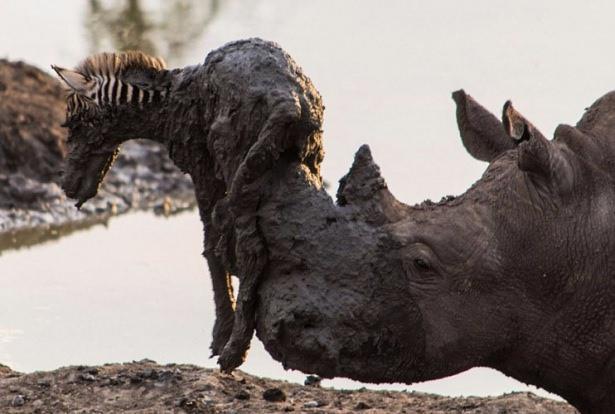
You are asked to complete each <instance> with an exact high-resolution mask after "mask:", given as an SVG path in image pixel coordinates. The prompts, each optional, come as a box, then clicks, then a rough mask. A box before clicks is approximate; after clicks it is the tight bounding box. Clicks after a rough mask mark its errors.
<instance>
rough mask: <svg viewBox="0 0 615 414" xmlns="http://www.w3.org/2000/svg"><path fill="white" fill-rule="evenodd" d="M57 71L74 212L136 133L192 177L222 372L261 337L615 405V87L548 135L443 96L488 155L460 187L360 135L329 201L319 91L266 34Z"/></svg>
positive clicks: (597, 409) (580, 403)
mask: <svg viewBox="0 0 615 414" xmlns="http://www.w3.org/2000/svg"><path fill="white" fill-rule="evenodd" d="M88 62H89V63H88ZM101 68H102V69H101ZM56 70H57V71H58V74H59V75H60V77H61V78H62V79H63V80H64V81H65V82H66V84H67V85H68V86H69V88H70V91H71V93H70V95H69V97H68V114H67V126H68V128H69V141H68V144H69V156H68V160H67V168H66V177H65V179H64V189H65V190H66V193H67V195H69V196H71V197H74V198H77V199H78V204H81V203H83V202H85V201H86V200H87V199H88V198H90V197H91V196H93V195H94V194H96V189H97V185H98V183H100V181H101V180H102V179H103V177H104V174H105V172H106V171H107V169H108V168H109V167H110V165H111V162H112V159H113V155H114V154H115V153H116V151H117V150H118V147H119V145H120V144H121V142H122V141H125V140H127V139H131V138H150V139H154V140H157V141H160V142H163V143H165V144H166V145H167V146H168V148H169V153H170V156H171V158H172V159H173V160H174V161H175V162H176V163H177V165H178V166H179V167H180V168H182V169H183V170H184V171H186V172H188V173H189V174H190V175H191V177H192V179H193V181H194V182H195V187H196V195H197V200H198V203H199V210H200V213H201V217H202V220H203V222H204V227H205V239H206V242H205V246H206V249H205V256H206V257H207V259H208V262H209V266H210V271H211V274H212V278H213V280H214V290H215V299H216V309H217V316H218V320H217V324H216V328H215V330H214V343H213V345H212V350H213V352H214V354H218V353H221V357H220V364H221V366H222V368H224V369H229V370H230V369H233V368H235V367H236V366H238V365H239V364H240V363H241V362H242V360H243V356H244V354H245V351H246V349H247V346H248V344H249V341H250V338H251V336H252V331H253V330H254V329H256V332H257V335H258V336H259V338H260V339H261V341H262V342H263V343H264V345H265V347H266V349H267V350H268V351H269V352H270V353H271V355H272V356H273V357H274V358H276V359H278V360H280V361H282V362H283V364H284V365H285V366H286V367H290V368H295V369H300V370H303V371H304V372H310V373H317V374H320V375H321V376H324V377H333V376H345V377H350V378H354V379H357V380H361V381H368V382H405V383H413V382H417V381H425V380H430V379H436V378H442V377H444V376H448V375H452V374H455V373H459V372H462V371H464V370H467V369H469V368H472V367H476V366H485V367H491V368H495V369H497V370H499V371H501V372H503V373H505V374H507V375H510V376H512V377H514V378H517V379H519V380H521V381H524V382H526V383H530V384H535V385H537V386H540V387H543V388H545V389H546V390H549V391H551V392H554V393H557V394H559V395H561V396H562V397H564V398H566V399H567V400H568V401H569V402H571V403H572V404H573V405H575V406H576V407H577V408H578V409H579V410H581V411H582V412H583V413H606V412H613V410H615V300H614V297H615V259H614V254H615V221H614V220H613V213H614V211H615V185H614V180H613V177H614V174H615V93H609V94H607V95H605V96H604V97H602V98H600V99H599V100H598V101H597V102H596V103H594V104H593V105H592V106H591V107H590V108H589V109H587V110H586V112H585V114H584V115H583V117H582V118H581V120H580V121H579V122H578V124H577V125H576V126H568V125H560V126H559V127H557V129H556V130H555V133H554V138H553V139H552V140H548V139H546V138H545V137H544V136H543V134H541V132H540V131H539V130H538V129H537V128H536V127H535V126H534V125H533V124H532V123H531V122H529V121H528V120H526V119H525V118H524V117H523V115H521V114H520V112H518V111H517V109H516V108H515V107H514V106H513V105H512V104H511V103H510V102H507V103H506V104H505V105H504V109H503V111H502V120H501V121H500V120H499V119H498V118H496V117H495V116H494V115H492V114H491V113H490V112H489V111H487V110H486V109H485V108H483V107H482V106H481V105H480V104H478V103H477V102H476V101H475V100H474V99H473V98H472V97H471V96H469V95H468V94H466V93H465V92H464V91H463V90H460V91H457V92H454V93H453V99H454V101H455V102H456V105H457V121H458V125H459V130H460V133H461V138H462V142H463V144H464V145H465V147H466V148H467V150H468V152H469V153H470V154H471V155H473V156H474V157H475V158H477V159H479V160H482V161H486V162H488V163H489V166H488V167H487V170H486V172H485V173H484V174H483V176H482V177H481V178H480V179H479V180H478V181H477V182H476V183H475V184H474V185H473V186H472V187H471V188H470V189H469V190H468V191H467V192H465V193H464V194H462V195H460V196H458V197H446V198H444V199H442V200H441V201H440V202H429V201H426V202H423V203H421V204H418V205H414V206H411V205H406V204H404V203H402V202H400V201H398V200H397V199H395V197H394V196H393V195H392V194H391V193H390V192H389V190H388V188H387V185H386V182H385V180H384V179H383V178H382V177H381V175H380V171H379V168H378V166H377V165H376V164H375V162H374V161H373V159H372V156H371V153H370V151H369V148H368V147H367V146H364V147H361V148H360V149H359V151H358V152H357V154H356V157H355V161H354V164H353V166H352V168H351V169H350V171H349V173H348V174H347V175H346V176H345V177H343V178H342V180H341V181H340V187H339V190H338V193H337V200H336V202H334V201H333V200H332V199H331V197H330V196H329V195H328V193H327V192H326V190H325V188H324V186H323V181H322V178H321V176H320V171H319V165H320V163H321V161H322V157H323V151H322V131H321V125H322V114H323V109H324V107H323V105H322V101H321V98H320V95H319V94H318V92H317V91H316V89H315V88H314V86H313V85H312V83H311V82H310V80H309V79H308V78H307V77H306V76H305V75H304V74H303V72H302V71H301V69H300V68H299V67H298V66H297V65H296V63H295V62H294V61H293V60H292V59H291V58H290V57H289V56H288V55H287V54H285V53H284V52H283V51H282V50H281V49H280V48H279V47H278V46H277V45H275V44H273V43H270V42H265V41H262V40H258V39H251V40H247V41H240V42H234V43H231V44H228V45H226V46H224V47H222V48H220V49H218V50H216V51H214V52H212V53H210V54H209V55H208V57H207V59H206V60H205V62H204V63H203V64H202V65H197V66H191V67H187V68H183V69H174V70H168V69H166V68H165V67H164V65H163V64H162V63H161V61H160V60H157V59H154V58H151V57H148V56H145V55H139V56H138V57H135V56H132V57H130V56H125V55H122V54H107V55H104V56H97V57H91V58H89V60H86V62H85V63H84V64H82V65H81V66H80V67H78V68H77V69H76V70H67V69H61V68H56ZM425 174H429V172H426V173H425ZM410 181H412V180H410ZM410 185H411V183H410ZM230 274H235V275H238V276H239V278H240V290H239V296H238V300H237V302H238V303H237V308H236V309H235V310H234V307H233V306H234V304H233V295H232V290H230V288H229V283H228V280H229V275H230ZM233 318H234V320H233ZM225 344H226V345H225Z"/></svg>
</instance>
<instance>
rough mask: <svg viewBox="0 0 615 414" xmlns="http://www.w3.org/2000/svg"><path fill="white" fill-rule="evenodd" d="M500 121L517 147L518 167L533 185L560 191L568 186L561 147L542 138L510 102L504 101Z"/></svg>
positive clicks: (570, 177)
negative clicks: (526, 174)
mask: <svg viewBox="0 0 615 414" xmlns="http://www.w3.org/2000/svg"><path fill="white" fill-rule="evenodd" d="M502 123H503V124H504V128H505V130H506V132H507V134H508V135H509V136H510V138H512V140H514V142H515V144H516V145H517V146H518V150H517V151H518V158H517V163H518V165H519V169H521V170H522V171H524V172H526V173H528V175H529V177H530V179H532V181H533V182H534V183H535V184H538V185H543V186H547V187H549V188H554V187H555V188H557V189H558V190H560V191H567V190H569V189H570V188H571V187H572V180H573V175H572V168H571V165H570V162H569V161H568V158H567V157H566V156H565V154H564V153H563V152H562V149H561V148H559V147H557V146H556V145H555V144H554V143H553V142H552V141H549V140H548V139H546V138H545V137H544V135H543V134H542V133H541V132H540V131H539V130H538V129H536V127H534V125H532V124H531V123H530V122H529V121H528V120H527V119H525V117H524V116H523V115H521V114H520V113H519V112H518V111H517V110H516V109H515V108H514V107H513V105H512V102H511V101H507V102H506V103H505V104H504V108H503V110H502Z"/></svg>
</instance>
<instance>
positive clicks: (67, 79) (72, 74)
mask: <svg viewBox="0 0 615 414" xmlns="http://www.w3.org/2000/svg"><path fill="white" fill-rule="evenodd" d="M51 68H52V69H53V70H55V71H56V73H57V74H58V76H59V77H60V79H62V80H63V81H64V83H65V84H66V85H67V86H68V87H69V88H71V89H72V90H74V91H75V92H77V93H80V94H85V93H86V92H87V91H88V89H90V88H91V87H92V86H93V85H92V84H93V80H92V79H91V78H90V77H88V76H86V75H84V74H82V73H80V72H77V71H74V70H70V69H64V68H61V67H58V66H55V65H51Z"/></svg>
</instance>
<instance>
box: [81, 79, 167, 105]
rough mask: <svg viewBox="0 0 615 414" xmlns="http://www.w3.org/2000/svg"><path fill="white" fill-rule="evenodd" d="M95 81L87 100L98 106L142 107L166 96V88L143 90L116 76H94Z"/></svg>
mask: <svg viewBox="0 0 615 414" xmlns="http://www.w3.org/2000/svg"><path fill="white" fill-rule="evenodd" d="M95 79H96V87H95V88H93V89H92V90H91V91H90V92H89V95H88V96H87V98H89V99H90V100H92V101H93V102H94V103H96V105H99V106H102V105H105V104H108V105H112V106H118V105H122V104H133V105H143V104H148V103H152V102H160V101H161V100H162V99H163V98H164V97H165V96H166V94H167V89H166V88H154V89H150V88H143V87H139V86H137V85H134V84H131V83H129V82H127V81H125V80H122V79H121V78H119V77H116V76H108V77H106V76H95Z"/></svg>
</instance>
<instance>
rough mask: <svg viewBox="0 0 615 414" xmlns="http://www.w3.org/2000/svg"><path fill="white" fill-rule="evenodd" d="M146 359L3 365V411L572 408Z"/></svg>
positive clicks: (528, 398) (411, 413)
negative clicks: (20, 368) (24, 368)
mask: <svg viewBox="0 0 615 414" xmlns="http://www.w3.org/2000/svg"><path fill="white" fill-rule="evenodd" d="M311 382H312V383H316V385H312V386H303V385H298V384H291V383H288V382H283V381H275V380H269V379H266V378H258V377H254V376H252V375H249V374H246V373H243V372H241V371H235V373H234V374H233V375H227V374H221V373H220V372H219V371H218V370H211V369H205V368H200V367H197V366H194V365H176V364H171V365H158V364H156V363H154V362H152V361H148V360H144V361H140V362H133V363H128V364H106V365H103V366H97V367H85V366H79V367H68V368H60V369H58V370H55V371H51V372H36V373H32V374H20V373H17V372H14V371H11V370H10V369H8V368H6V367H5V368H2V366H0V412H2V413H59V412H78V413H206V414H213V413H216V414H217V413H220V414H222V413H225V414H231V413H234V414H248V413H249V414H254V413H288V412H293V413H314V414H316V413H320V414H324V413H332V414H336V413H365V414H377V413H378V414H381V413H382V414H384V413H406V414H415V413H416V414H418V413H432V414H443V413H460V412H463V413H468V414H471V413H476V414H477V413H481V414H490V413H494V414H495V413H498V414H503V413H506V414H513V413H536V414H542V413H558V414H568V413H569V414H572V413H577V411H576V410H575V409H574V408H572V407H571V406H569V405H567V404H565V403H561V402H557V401H552V400H548V399H544V398H540V397H537V396H535V395H533V394H531V393H512V394H506V395H502V396H499V397H492V398H478V397H469V398H450V397H442V396H438V395H433V394H422V393H415V392H391V391H371V390H358V391H347V390H333V389H325V388H321V387H319V386H318V385H317V381H316V382H315V381H313V379H312V381H311Z"/></svg>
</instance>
